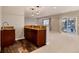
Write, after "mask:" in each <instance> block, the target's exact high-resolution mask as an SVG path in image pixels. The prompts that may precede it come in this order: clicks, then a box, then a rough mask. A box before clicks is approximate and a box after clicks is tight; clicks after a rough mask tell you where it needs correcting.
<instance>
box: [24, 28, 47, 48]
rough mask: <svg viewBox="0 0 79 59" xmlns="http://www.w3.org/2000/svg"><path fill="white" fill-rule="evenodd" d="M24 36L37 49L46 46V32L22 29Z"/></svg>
mask: <svg viewBox="0 0 79 59" xmlns="http://www.w3.org/2000/svg"><path fill="white" fill-rule="evenodd" d="M24 36H25V38H26V39H28V40H29V41H30V42H32V43H33V44H35V45H36V46H38V47H40V46H43V45H45V44H46V30H36V29H30V28H24Z"/></svg>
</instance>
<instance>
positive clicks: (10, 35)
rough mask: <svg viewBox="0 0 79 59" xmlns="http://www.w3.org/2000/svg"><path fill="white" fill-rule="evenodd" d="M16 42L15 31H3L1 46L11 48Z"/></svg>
mask: <svg viewBox="0 0 79 59" xmlns="http://www.w3.org/2000/svg"><path fill="white" fill-rule="evenodd" d="M14 41H15V30H3V31H1V46H2V47H5V46H9V45H11V44H13V43H14Z"/></svg>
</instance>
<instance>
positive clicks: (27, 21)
mask: <svg viewBox="0 0 79 59" xmlns="http://www.w3.org/2000/svg"><path fill="white" fill-rule="evenodd" d="M28 24H29V25H42V19H25V25H28Z"/></svg>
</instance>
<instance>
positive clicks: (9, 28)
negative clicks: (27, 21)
mask: <svg viewBox="0 0 79 59" xmlns="http://www.w3.org/2000/svg"><path fill="white" fill-rule="evenodd" d="M12 29H14V26H3V27H1V30H12Z"/></svg>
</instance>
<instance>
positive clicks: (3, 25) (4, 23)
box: [2, 21, 9, 29]
mask: <svg viewBox="0 0 79 59" xmlns="http://www.w3.org/2000/svg"><path fill="white" fill-rule="evenodd" d="M6 25H7V26H9V24H8V22H6V21H5V22H3V23H2V27H3V29H4V27H5V26H6Z"/></svg>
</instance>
